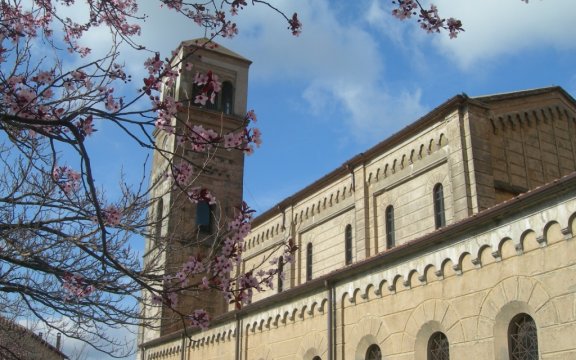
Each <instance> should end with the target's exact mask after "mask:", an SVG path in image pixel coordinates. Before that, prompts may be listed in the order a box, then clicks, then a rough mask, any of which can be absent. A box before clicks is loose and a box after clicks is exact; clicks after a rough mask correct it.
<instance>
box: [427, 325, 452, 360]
mask: <svg viewBox="0 0 576 360" xmlns="http://www.w3.org/2000/svg"><path fill="white" fill-rule="evenodd" d="M449 349H450V344H449V343H448V338H447V337H446V335H444V333H442V332H440V331H438V332H435V333H434V334H432V336H430V339H429V340H428V360H450V351H449Z"/></svg>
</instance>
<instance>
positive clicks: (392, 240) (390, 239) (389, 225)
mask: <svg viewBox="0 0 576 360" xmlns="http://www.w3.org/2000/svg"><path fill="white" fill-rule="evenodd" d="M394 246H396V235H395V232H394V206H392V205H390V206H388V207H387V208H386V248H387V249H392V248H393V247H394Z"/></svg>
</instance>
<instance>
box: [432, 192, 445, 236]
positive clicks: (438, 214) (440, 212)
mask: <svg viewBox="0 0 576 360" xmlns="http://www.w3.org/2000/svg"><path fill="white" fill-rule="evenodd" d="M434 222H435V224H436V229H439V228H441V227H443V226H446V216H445V214H444V188H443V187H442V184H440V183H438V184H436V186H434Z"/></svg>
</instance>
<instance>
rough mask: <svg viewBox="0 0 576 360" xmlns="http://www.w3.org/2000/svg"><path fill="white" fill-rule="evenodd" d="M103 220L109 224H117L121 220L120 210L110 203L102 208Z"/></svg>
mask: <svg viewBox="0 0 576 360" xmlns="http://www.w3.org/2000/svg"><path fill="white" fill-rule="evenodd" d="M102 215H103V216H104V221H105V222H106V224H108V225H110V226H118V225H119V224H120V221H121V220H122V211H121V210H120V209H119V208H118V207H117V206H114V205H110V206H108V207H107V208H105V209H103V210H102Z"/></svg>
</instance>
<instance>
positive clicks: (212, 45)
mask: <svg viewBox="0 0 576 360" xmlns="http://www.w3.org/2000/svg"><path fill="white" fill-rule="evenodd" d="M180 46H181V47H196V48H203V49H206V50H209V51H213V52H216V53H219V54H222V55H225V56H229V57H232V58H235V59H238V60H240V61H243V62H246V63H248V64H251V63H252V61H250V60H248V59H246V58H245V57H243V56H242V55H240V54H238V53H236V52H234V51H232V50H230V49H228V48H226V47H224V46H222V45H220V44H218V43H217V42H214V41H212V40H210V39H208V38H205V37H204V38H197V39H191V40H186V41H182V42H181V43H180Z"/></svg>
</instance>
